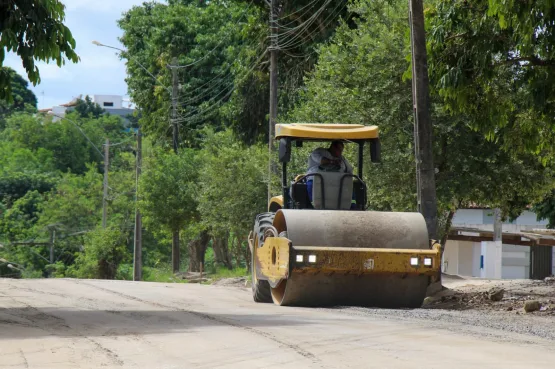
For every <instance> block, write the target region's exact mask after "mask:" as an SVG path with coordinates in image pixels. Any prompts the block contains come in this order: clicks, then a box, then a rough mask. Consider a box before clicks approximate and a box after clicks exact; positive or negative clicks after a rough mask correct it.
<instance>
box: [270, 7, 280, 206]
mask: <svg viewBox="0 0 555 369" xmlns="http://www.w3.org/2000/svg"><path fill="white" fill-rule="evenodd" d="M278 6H279V0H271V2H270V48H269V50H270V119H269V120H268V156H269V157H268V201H270V198H271V197H272V181H271V179H272V172H273V158H274V156H273V151H274V136H275V130H276V121H277V108H278V63H277V62H278V27H277V14H278Z"/></svg>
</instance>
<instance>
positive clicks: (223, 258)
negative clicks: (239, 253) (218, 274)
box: [212, 232, 233, 270]
mask: <svg viewBox="0 0 555 369" xmlns="http://www.w3.org/2000/svg"><path fill="white" fill-rule="evenodd" d="M228 240H229V232H228V233H225V234H224V235H223V236H222V237H214V241H213V243H212V248H213V249H214V258H215V259H216V263H217V264H218V265H223V266H224V267H226V268H227V269H230V270H231V269H232V268H233V265H232V264H231V254H230V253H229V246H228Z"/></svg>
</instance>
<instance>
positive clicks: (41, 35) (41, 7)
mask: <svg viewBox="0 0 555 369" xmlns="http://www.w3.org/2000/svg"><path fill="white" fill-rule="evenodd" d="M64 18H65V6H64V4H62V3H61V2H60V1H59V0H11V1H3V2H2V3H0V36H1V37H0V67H2V65H3V63H4V57H5V55H6V52H10V51H11V52H14V53H15V54H17V55H18V56H19V57H20V58H21V62H22V63H23V67H24V68H25V71H26V72H27V77H28V78H29V80H30V81H31V82H32V83H33V84H34V85H36V84H37V83H39V82H40V73H39V69H38V67H37V66H36V65H35V61H37V60H39V61H45V62H49V61H55V62H56V64H57V65H58V66H62V65H63V64H65V62H66V59H67V60H69V61H72V62H74V63H76V62H77V61H78V60H79V57H78V56H77V54H76V53H75V40H74V39H73V36H72V34H71V31H70V30H69V28H67V27H66V26H65V25H64V23H63V21H64ZM11 80H12V72H11V71H10V70H8V69H4V68H0V98H1V99H5V100H7V101H12V100H13V99H12V93H11V92H12V86H11Z"/></svg>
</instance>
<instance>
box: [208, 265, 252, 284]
mask: <svg viewBox="0 0 555 369" xmlns="http://www.w3.org/2000/svg"><path fill="white" fill-rule="evenodd" d="M246 276H250V271H249V270H248V269H247V268H235V269H232V270H229V269H227V268H221V267H220V268H217V269H216V270H215V271H214V273H212V274H210V278H211V279H213V280H214V281H217V280H219V279H224V278H237V277H246Z"/></svg>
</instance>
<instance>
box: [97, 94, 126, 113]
mask: <svg viewBox="0 0 555 369" xmlns="http://www.w3.org/2000/svg"><path fill="white" fill-rule="evenodd" d="M93 101H94V102H95V103H97V104H98V105H100V107H101V108H103V109H106V110H110V109H121V108H122V107H123V96H118V95H94V96H93ZM105 103H112V104H113V106H106V105H105Z"/></svg>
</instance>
